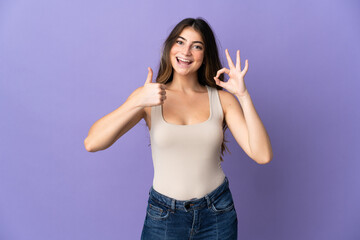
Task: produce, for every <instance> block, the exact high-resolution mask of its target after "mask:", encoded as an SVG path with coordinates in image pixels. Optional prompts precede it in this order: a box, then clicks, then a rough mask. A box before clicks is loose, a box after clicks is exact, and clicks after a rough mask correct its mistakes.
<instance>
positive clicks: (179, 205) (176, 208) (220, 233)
mask: <svg viewBox="0 0 360 240" xmlns="http://www.w3.org/2000/svg"><path fill="white" fill-rule="evenodd" d="M237 225H238V219H237V214H236V210H235V206H234V202H233V198H232V194H231V192H230V188H229V180H228V178H227V177H226V176H225V179H224V182H223V183H222V184H221V185H220V186H218V187H217V188H216V189H215V190H213V191H212V192H210V193H208V194H206V195H205V196H204V197H202V198H193V199H190V200H186V201H179V200H176V199H173V198H170V197H167V196H165V195H163V194H161V193H159V192H157V191H155V190H154V189H153V187H152V186H151V188H150V190H149V200H148V206H147V209H146V217H145V221H144V226H143V230H142V233H141V239H144V240H152V239H156V240H162V239H167V240H170V239H176V240H179V239H187V240H188V239H207V240H215V239H221V240H233V239H237V235H238V233H237V229H238V226H237Z"/></svg>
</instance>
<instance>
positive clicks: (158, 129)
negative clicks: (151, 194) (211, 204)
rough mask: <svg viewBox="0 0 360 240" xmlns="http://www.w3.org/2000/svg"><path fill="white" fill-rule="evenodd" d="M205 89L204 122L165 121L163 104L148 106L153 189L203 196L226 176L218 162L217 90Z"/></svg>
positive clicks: (220, 134)
mask: <svg viewBox="0 0 360 240" xmlns="http://www.w3.org/2000/svg"><path fill="white" fill-rule="evenodd" d="M206 88H207V91H208V97H209V105H210V116H209V118H208V119H207V120H206V121H204V122H201V123H196V124H190V125H178V124H172V123H168V122H166V121H165V119H164V117H163V114H162V105H156V106H152V107H151V128H150V141H151V151H152V159H153V166H154V179H153V188H154V189H155V190H156V191H157V192H159V193H161V194H163V195H166V196H168V197H171V198H175V199H177V200H190V199H193V198H201V197H204V196H205V195H206V194H207V193H210V192H211V191H212V190H214V189H216V188H217V187H218V186H219V185H220V184H221V183H222V182H223V181H224V178H225V174H224V172H223V169H222V167H221V162H220V151H221V144H222V141H223V128H222V122H223V111H222V107H221V103H220V99H219V95H218V91H217V89H216V88H213V87H209V86H206Z"/></svg>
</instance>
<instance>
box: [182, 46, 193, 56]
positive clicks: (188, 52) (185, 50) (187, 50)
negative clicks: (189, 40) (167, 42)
mask: <svg viewBox="0 0 360 240" xmlns="http://www.w3.org/2000/svg"><path fill="white" fill-rule="evenodd" d="M183 54H184V55H185V56H189V55H191V46H184V48H183Z"/></svg>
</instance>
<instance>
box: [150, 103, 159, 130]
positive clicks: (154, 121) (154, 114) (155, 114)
mask: <svg viewBox="0 0 360 240" xmlns="http://www.w3.org/2000/svg"><path fill="white" fill-rule="evenodd" d="M160 107H161V105H155V106H152V107H151V115H150V118H151V129H152V128H153V127H152V126H155V125H158V124H159V123H161V115H160V114H161V109H160Z"/></svg>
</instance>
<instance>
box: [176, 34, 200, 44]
mask: <svg viewBox="0 0 360 240" xmlns="http://www.w3.org/2000/svg"><path fill="white" fill-rule="evenodd" d="M178 38H181V39H184V40H185V41H187V40H186V39H185V38H183V37H182V36H179V37H178ZM193 43H201V44H202V45H203V46H205V44H204V43H203V42H202V41H193Z"/></svg>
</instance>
